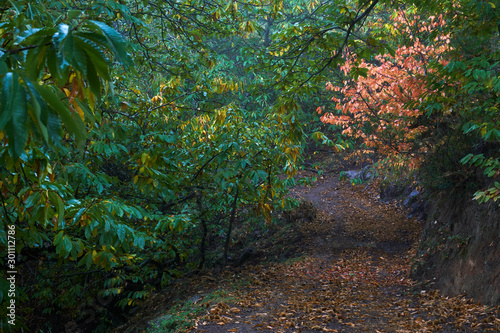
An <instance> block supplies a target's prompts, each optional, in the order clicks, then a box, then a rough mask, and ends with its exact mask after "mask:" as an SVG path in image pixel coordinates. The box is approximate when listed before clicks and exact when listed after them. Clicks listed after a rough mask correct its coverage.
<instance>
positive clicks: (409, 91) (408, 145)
mask: <svg viewBox="0 0 500 333" xmlns="http://www.w3.org/2000/svg"><path fill="white" fill-rule="evenodd" d="M384 23H385V22H384ZM392 23H393V24H392V25H388V24H385V27H384V28H385V29H388V30H389V33H390V34H392V35H394V36H396V37H397V38H399V39H400V40H402V41H403V43H404V44H402V45H400V46H399V47H397V49H396V50H395V52H392V53H385V54H379V55H376V56H375V57H374V58H372V60H371V61H369V60H365V59H357V57H356V56H354V55H353V53H352V52H351V51H350V50H346V51H345V54H344V55H345V58H346V60H345V63H344V65H343V66H341V68H340V69H341V74H343V78H341V79H340V80H338V81H337V82H328V83H327V84H326V89H327V90H330V91H333V92H334V96H333V97H332V100H333V101H334V102H335V110H327V109H325V107H319V108H318V109H317V111H318V112H319V113H320V114H323V115H322V117H321V120H322V121H323V122H324V123H329V124H333V125H337V126H339V127H340V128H342V133H343V134H344V135H346V136H348V137H351V138H354V139H358V140H360V141H361V142H362V143H363V144H364V145H366V146H367V147H369V148H372V149H375V150H377V151H378V152H379V153H380V154H382V155H383V156H393V157H394V156H398V157H405V158H404V159H405V160H406V163H409V165H410V166H413V167H415V166H417V165H418V163H419V161H420V160H421V153H423V152H425V151H426V149H427V147H426V144H425V139H424V135H423V134H425V133H426V132H427V131H429V127H428V125H426V124H424V123H425V122H423V121H422V117H424V113H425V110H424V109H421V108H419V107H418V105H417V103H415V102H418V101H421V100H422V97H423V95H424V94H426V93H428V92H429V87H428V84H427V79H426V76H427V75H428V74H429V73H430V72H433V71H435V69H433V68H432V67H431V63H433V62H439V63H441V64H446V62H447V60H446V53H447V52H448V51H449V50H450V38H449V35H447V34H443V33H440V32H439V29H440V28H442V27H443V26H444V25H445V21H444V19H443V16H442V15H440V16H438V17H436V16H430V17H428V18H427V19H424V18H422V17H420V16H418V15H414V14H412V13H411V12H409V11H402V10H400V11H397V12H395V13H394V14H393V15H392ZM382 25H383V22H382V20H381V19H379V20H378V21H377V22H375V23H374V24H373V29H379V28H381V26H382Z"/></svg>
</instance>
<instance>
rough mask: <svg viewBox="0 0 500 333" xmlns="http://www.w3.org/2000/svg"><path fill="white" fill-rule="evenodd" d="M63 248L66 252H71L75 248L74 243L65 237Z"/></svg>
mask: <svg viewBox="0 0 500 333" xmlns="http://www.w3.org/2000/svg"><path fill="white" fill-rule="evenodd" d="M62 246H63V247H64V250H66V251H67V252H68V253H69V252H71V249H72V248H73V243H72V242H71V240H70V239H69V237H68V236H66V235H64V237H63V240H62Z"/></svg>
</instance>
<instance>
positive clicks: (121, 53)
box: [90, 20, 133, 68]
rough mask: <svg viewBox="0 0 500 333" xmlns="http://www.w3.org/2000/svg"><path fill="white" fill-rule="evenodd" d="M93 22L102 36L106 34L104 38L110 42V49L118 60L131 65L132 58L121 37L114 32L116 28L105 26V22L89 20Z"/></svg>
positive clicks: (128, 65) (127, 65)
mask: <svg viewBox="0 0 500 333" xmlns="http://www.w3.org/2000/svg"><path fill="white" fill-rule="evenodd" d="M90 22H91V23H93V24H94V25H95V26H97V27H98V28H99V29H100V30H101V31H102V33H103V34H104V36H106V39H107V40H108V42H109V43H110V46H111V50H112V51H113V52H114V54H115V56H116V57H117V58H118V60H119V61H120V62H121V63H122V64H123V65H124V66H125V67H127V68H131V67H132V64H133V63H132V58H131V57H130V55H129V54H128V53H127V50H126V48H127V43H126V42H125V40H124V39H123V38H122V36H121V35H120V34H119V33H118V32H116V30H114V29H112V28H111V27H109V26H107V25H106V24H104V23H102V22H99V21H92V20H91V21H90Z"/></svg>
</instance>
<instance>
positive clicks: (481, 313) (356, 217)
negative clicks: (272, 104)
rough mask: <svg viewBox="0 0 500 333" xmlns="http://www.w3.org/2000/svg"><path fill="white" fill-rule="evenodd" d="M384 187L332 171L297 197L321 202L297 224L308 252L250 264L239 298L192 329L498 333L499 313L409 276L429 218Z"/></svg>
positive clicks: (235, 294)
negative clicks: (388, 197) (381, 193)
mask: <svg viewBox="0 0 500 333" xmlns="http://www.w3.org/2000/svg"><path fill="white" fill-rule="evenodd" d="M375 188H376V184H372V185H370V186H368V187H366V185H358V186H352V185H351V184H350V183H349V182H348V181H346V182H340V181H339V180H338V179H337V175H336V174H334V173H331V174H327V175H325V176H323V177H321V179H319V180H318V182H316V183H315V184H314V185H313V187H311V188H296V189H294V191H292V195H294V196H296V197H299V198H302V199H304V200H309V201H311V202H312V203H314V204H315V205H316V206H317V207H318V214H317V217H316V218H315V219H314V220H313V221H309V222H304V223H301V224H300V225H297V226H296V228H298V229H299V230H298V231H299V232H300V233H301V235H302V237H303V242H301V243H302V244H305V249H304V251H303V253H304V255H303V256H301V257H299V258H297V259H294V260H288V261H285V262H282V263H271V264H266V265H255V266H246V267H244V268H243V270H239V271H238V272H237V273H235V274H234V275H233V276H232V277H230V278H229V279H234V281H237V280H238V279H243V278H244V279H245V281H246V283H245V285H243V286H241V287H240V288H238V289H237V290H234V291H232V292H231V293H230V295H231V297H232V301H227V302H219V303H217V304H211V305H208V304H207V310H206V312H205V313H204V314H203V315H202V316H201V317H199V318H198V319H197V321H196V323H195V327H194V328H193V330H192V331H193V332H208V333H210V332H256V331H267V332H498V331H500V309H499V308H491V307H487V306H483V305H480V304H477V303H475V302H474V301H472V300H470V299H468V298H466V297H465V296H460V297H445V296H442V295H440V294H439V292H438V291H436V290H432V289H426V288H424V286H422V285H418V284H416V283H415V282H413V281H412V280H411V279H410V278H409V271H410V269H411V263H412V258H413V257H414V255H415V252H416V249H417V245H418V244H417V243H418V239H419V235H420V232H421V223H420V222H419V221H416V220H414V219H409V218H407V217H406V216H405V212H404V211H402V210H401V209H399V208H398V207H397V206H396V205H394V204H388V203H381V202H380V200H379V198H378V193H377V191H376V190H375Z"/></svg>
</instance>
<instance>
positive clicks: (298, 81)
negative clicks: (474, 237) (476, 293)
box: [0, 0, 500, 330]
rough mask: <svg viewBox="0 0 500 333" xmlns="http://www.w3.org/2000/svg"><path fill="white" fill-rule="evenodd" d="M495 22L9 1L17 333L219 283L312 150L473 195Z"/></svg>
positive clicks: (484, 17) (5, 219) (367, 9)
mask: <svg viewBox="0 0 500 333" xmlns="http://www.w3.org/2000/svg"><path fill="white" fill-rule="evenodd" d="M393 11H394V13H395V14H393ZM419 15H420V16H419ZM422 17H429V19H428V20H423V19H421V18H422ZM394 20H396V23H394ZM498 20H499V15H498V6H497V5H496V4H495V3H493V2H489V1H482V0H463V1H447V0H446V1H445V0H443V1H432V2H426V1H419V2H416V3H410V2H407V3H398V2H397V1H388V0H387V1H379V0H373V1H369V0H367V1H363V0H359V1H339V0H336V1H319V0H308V1H306V0H290V1H283V0H270V1H264V0H248V1H218V0H181V1H164V0H161V1H160V0H151V1H139V0H122V1H116V2H115V1H106V0H97V1H78V0H68V1H53V0H37V1H30V0H19V1H7V2H4V3H3V5H2V8H1V9H0V44H1V47H0V82H1V83H0V203H1V205H2V207H1V208H0V239H1V243H0V244H1V248H2V253H10V252H8V251H11V250H12V251H15V260H14V261H12V265H13V266H12V267H11V270H16V271H17V275H16V276H17V280H16V287H17V289H16V293H15V295H16V296H15V299H16V302H17V303H16V304H17V309H18V310H17V313H16V316H17V317H16V327H18V328H19V327H21V326H23V327H27V328H31V329H33V328H40V327H38V326H36V325H37V324H38V323H39V321H37V317H36V315H35V314H36V311H38V310H40V311H41V310H43V312H44V316H53V317H49V318H59V325H78V324H79V323H82V322H91V324H96V323H97V321H96V322H94V321H93V318H92V319H90V320H89V318H88V313H87V314H86V312H85V311H84V310H85V309H87V308H90V307H92V306H93V304H95V302H96V299H97V298H99V299H101V298H103V297H110V299H111V300H112V301H111V305H110V306H108V307H106V308H102V307H101V308H99V309H98V310H95V309H94V310H95V311H97V312H98V316H99V318H100V320H99V324H100V325H102V326H100V327H96V328H97V329H101V330H102V329H104V327H106V325H111V324H112V323H111V322H106V320H104V319H103V318H108V319H109V320H111V319H110V318H114V317H113V313H108V312H107V311H111V312H112V311H113V309H114V307H119V308H122V309H129V308H131V307H133V306H134V305H135V304H136V302H137V301H138V300H140V299H143V298H145V297H148V296H150V295H151V294H152V293H154V292H155V291H157V290H159V289H161V288H162V287H165V286H167V285H168V283H169V282H170V281H171V280H172V279H173V278H176V277H178V276H180V275H181V274H182V273H185V272H193V271H197V270H201V269H203V267H204V266H206V265H207V264H213V263H214V262H216V261H220V262H221V263H222V264H226V263H227V262H228V251H229V249H230V246H231V233H232V230H233V227H234V224H235V222H236V221H237V220H238V219H249V218H255V227H256V228H261V227H265V225H266V223H272V216H273V214H272V213H273V212H276V211H277V210H282V209H288V208H290V207H291V206H292V205H293V204H294V202H293V201H292V200H290V199H287V198H286V197H285V196H284V194H285V193H286V191H287V188H289V187H290V186H292V185H294V184H295V183H296V181H297V180H296V179H295V178H293V176H294V175H295V174H296V171H297V170H298V168H299V167H300V165H301V163H302V162H301V161H302V155H303V154H302V153H303V149H304V141H305V139H306V138H307V136H308V135H310V134H312V137H314V138H316V139H320V140H321V141H323V143H325V144H329V145H335V146H336V148H337V149H343V148H345V147H346V146H349V145H354V144H366V145H368V146H371V147H373V148H375V149H377V150H378V152H379V153H380V154H381V156H382V157H383V156H385V155H389V156H391V157H394V156H399V157H400V158H401V157H404V160H405V161H407V160H412V161H418V163H417V162H415V163H414V165H415V166H417V165H423V166H426V167H427V170H429V169H432V171H429V172H427V174H429V175H434V176H435V175H440V177H441V178H440V179H441V180H442V181H441V182H440V184H441V183H445V184H448V185H449V184H452V185H450V186H455V185H456V182H453V181H451V183H450V180H449V178H450V177H459V180H460V181H466V180H468V179H470V178H467V177H466V176H463V172H462V171H463V170H466V173H468V174H470V173H471V172H472V171H471V170H472V169H471V168H468V167H467V166H466V165H474V166H478V167H482V168H483V169H484V170H485V173H486V174H487V175H488V176H490V177H493V178H497V177H498V175H499V173H500V160H499V158H500V155H499V149H498V147H499V145H498V144H499V140H500V116H499V111H498V105H499V92H500V77H499V74H498V68H499V67H498V60H499V49H498V39H499V38H498V34H499V31H498V29H499V28H498V27H499V22H498ZM326 82H328V83H327V85H328V87H329V89H331V90H333V91H334V92H335V97H334V102H332V101H331V100H330V98H331V94H332V93H330V92H325V91H324V87H325V83H326ZM318 106H321V110H322V111H326V112H329V114H330V115H326V116H323V118H322V119H323V121H325V122H329V123H332V124H334V126H332V127H331V128H330V131H329V133H330V134H328V135H327V134H326V133H325V134H324V133H322V132H319V131H317V129H318V128H319V127H320V126H319V124H318V121H317V120H316V118H315V117H316V115H315V113H314V110H315V109H316V108H317V107H318ZM342 125H343V126H344V130H343V131H344V132H345V133H342V130H341V129H340V127H341V126H342ZM313 132H314V133H313ZM331 133H333V134H331ZM344 134H348V135H347V136H345V135H344ZM360 138H361V139H362V140H360ZM456 147H459V149H456ZM443 150H445V151H446V152H447V153H449V154H448V158H449V160H450V161H449V162H443V161H437V162H436V156H441V155H440V154H441V153H442V151H443ZM450 151H451V153H450ZM433 156H434V159H432V157H433ZM460 160H461V161H462V163H458V162H459V161H460ZM457 161H458V162H457ZM446 163H451V164H453V167H454V168H455V169H453V170H451V171H452V172H451V173H450V174H448V172H450V169H446V166H445V165H446ZM464 164H466V165H465V166H464ZM436 165H437V166H436ZM436 169H437V171H438V172H437V173H436V172H435V171H436ZM424 170H425V169H424ZM447 177H448V178H447ZM443 179H444V180H443ZM299 181H303V182H307V181H308V180H307V179H305V180H304V179H303V180H299ZM476 198H477V199H479V201H487V200H489V199H490V198H491V199H493V200H495V201H496V200H497V199H498V198H500V184H499V183H498V182H494V183H492V185H491V186H488V187H487V188H486V189H482V190H481V191H479V192H477V194H476ZM12 226H15V228H14V229H15V234H14V233H13V232H10V231H11V230H13V228H12ZM9 232H10V233H9ZM14 240H15V244H14ZM214 243H219V244H220V245H221V248H222V249H223V250H222V251H221V252H220V253H219V252H216V253H212V252H210V251H209V248H212V249H213V248H214V246H213V245H214ZM11 245H12V246H11ZM209 245H212V246H211V247H210V246H209ZM4 250H5V251H4ZM7 250H8V251H7ZM13 253H14V252H13ZM8 259H10V257H7V256H3V257H2V258H0V262H2V267H7V265H10V264H11V262H10V261H9V260H8ZM6 272H7V270H3V271H2V275H1V277H0V286H1V287H2V288H1V290H0V301H1V302H3V303H2V310H1V311H0V313H1V314H2V320H4V318H8V317H6V313H5V311H8V310H6V306H4V304H8V302H10V300H11V299H12V295H10V294H8V293H7V292H5V291H6V290H8V289H9V285H10V282H9V281H8V280H7V279H6V278H7V276H6ZM109 304H110V303H109V302H106V305H109ZM67 310H72V311H67ZM75 310H78V311H75ZM124 317H126V316H122V317H121V318H118V319H117V320H120V319H123V318H124ZM60 318H63V319H64V320H61V319H60ZM68 323H69V324H68ZM2 325H4V326H3V328H4V329H7V328H11V329H12V325H10V324H8V323H7V322H6V321H2ZM30 325H31V326H30ZM56 325H57V324H56ZM60 328H61V327H60Z"/></svg>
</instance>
